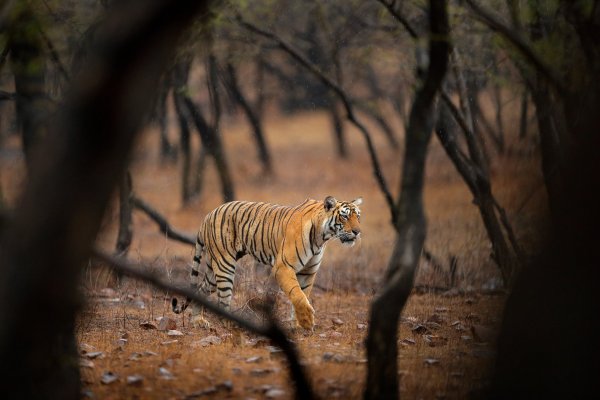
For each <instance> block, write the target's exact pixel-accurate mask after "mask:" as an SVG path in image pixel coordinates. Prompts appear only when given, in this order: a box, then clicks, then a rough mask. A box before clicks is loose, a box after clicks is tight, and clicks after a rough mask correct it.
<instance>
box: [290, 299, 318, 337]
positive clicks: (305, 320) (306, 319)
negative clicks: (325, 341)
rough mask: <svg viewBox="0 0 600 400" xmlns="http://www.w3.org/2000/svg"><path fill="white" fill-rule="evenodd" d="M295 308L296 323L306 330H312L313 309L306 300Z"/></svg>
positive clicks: (313, 321)
mask: <svg viewBox="0 0 600 400" xmlns="http://www.w3.org/2000/svg"><path fill="white" fill-rule="evenodd" d="M294 308H295V309H296V322H297V324H298V325H299V326H300V327H302V328H304V329H308V330H312V329H313V327H314V326H315V309H314V308H313V307H312V306H311V305H310V303H309V302H308V300H305V301H304V302H303V303H300V304H299V305H298V306H296V307H294Z"/></svg>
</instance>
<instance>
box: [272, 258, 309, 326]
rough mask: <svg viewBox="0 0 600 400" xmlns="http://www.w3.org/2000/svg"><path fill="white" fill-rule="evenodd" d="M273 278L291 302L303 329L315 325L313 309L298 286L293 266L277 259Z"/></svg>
mask: <svg viewBox="0 0 600 400" xmlns="http://www.w3.org/2000/svg"><path fill="white" fill-rule="evenodd" d="M273 268H274V270H273V272H274V275H275V279H277V283H278V284H279V287H280V288H281V290H283V292H284V293H285V294H286V295H287V296H288V298H289V299H290V301H291V302H292V306H293V307H294V310H295V314H296V321H297V322H298V324H299V325H300V326H301V327H302V328H304V329H312V328H313V326H314V325H315V310H314V308H313V307H312V306H311V305H310V303H309V302H308V298H307V297H306V295H305V294H304V292H303V291H302V289H301V288H300V284H299V283H298V279H297V278H296V272H295V271H294V269H293V268H291V267H289V266H287V265H285V264H284V263H283V262H281V261H278V262H277V263H276V264H275V266H274V267H273Z"/></svg>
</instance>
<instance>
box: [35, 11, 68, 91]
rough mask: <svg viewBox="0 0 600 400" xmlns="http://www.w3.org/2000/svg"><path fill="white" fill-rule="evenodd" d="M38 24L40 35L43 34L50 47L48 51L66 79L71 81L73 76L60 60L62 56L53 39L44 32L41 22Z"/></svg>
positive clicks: (47, 45)
mask: <svg viewBox="0 0 600 400" xmlns="http://www.w3.org/2000/svg"><path fill="white" fill-rule="evenodd" d="M37 25H38V30H39V31H40V35H41V36H42V39H43V40H44V43H45V44H46V47H47V48H48V51H49V52H50V58H51V59H52V61H53V62H54V64H55V65H56V68H57V69H58V71H59V72H60V74H61V75H62V76H63V78H64V80H65V81H67V82H69V81H70V79H71V78H70V76H69V73H68V72H67V69H66V68H65V65H64V64H63V63H62V61H61V60H60V56H59V55H58V52H57V51H56V47H54V44H53V43H52V41H51V40H50V38H49V37H48V35H46V32H44V30H43V29H42V27H41V26H40V24H39V23H38V24H37Z"/></svg>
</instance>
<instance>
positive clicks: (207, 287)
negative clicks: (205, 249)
mask: <svg viewBox="0 0 600 400" xmlns="http://www.w3.org/2000/svg"><path fill="white" fill-rule="evenodd" d="M216 290H217V284H216V282H215V272H214V270H213V268H212V262H211V260H210V257H207V260H206V272H205V273H204V278H203V279H202V283H201V284H200V287H199V288H198V291H199V292H201V293H202V294H203V295H204V296H206V297H209V296H210V295H211V294H212V293H214V292H215V291H216ZM190 319H191V323H192V326H193V327H194V328H204V329H208V328H210V323H209V322H208V321H207V320H206V318H204V307H202V306H201V305H199V304H197V303H192V315H191V316H190Z"/></svg>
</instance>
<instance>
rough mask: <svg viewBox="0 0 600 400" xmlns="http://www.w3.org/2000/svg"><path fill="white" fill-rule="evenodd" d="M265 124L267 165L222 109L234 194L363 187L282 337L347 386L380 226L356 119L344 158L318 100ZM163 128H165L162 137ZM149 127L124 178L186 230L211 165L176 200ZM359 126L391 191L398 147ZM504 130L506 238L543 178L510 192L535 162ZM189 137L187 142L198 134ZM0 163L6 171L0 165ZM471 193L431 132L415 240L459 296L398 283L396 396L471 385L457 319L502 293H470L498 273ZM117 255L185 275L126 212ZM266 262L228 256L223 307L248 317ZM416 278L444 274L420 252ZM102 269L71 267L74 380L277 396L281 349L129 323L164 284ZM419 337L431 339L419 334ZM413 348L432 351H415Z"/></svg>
mask: <svg viewBox="0 0 600 400" xmlns="http://www.w3.org/2000/svg"><path fill="white" fill-rule="evenodd" d="M509 112H510V108H509ZM507 115H510V114H507ZM507 122H508V121H507ZM396 125H397V127H399V125H400V124H399V123H396ZM266 131H267V136H268V140H269V143H270V144H271V148H272V151H273V155H274V163H275V169H276V175H275V176H274V177H268V178H267V177H263V176H261V173H260V168H259V166H258V163H257V161H256V151H255V148H254V146H253V144H252V142H251V137H250V133H249V132H248V129H247V128H246V126H245V125H243V124H242V123H241V122H240V121H237V120H235V119H232V120H228V121H225V124H224V132H225V134H224V140H225V145H226V147H227V155H228V157H229V161H230V163H231V169H232V172H233V178H234V182H235V185H236V186H235V188H236V197H237V198H239V199H245V200H256V201H270V202H276V203H280V204H297V203H299V202H301V201H302V200H304V199H305V198H307V197H310V198H316V199H321V198H324V197H325V196H326V195H329V194H331V195H334V196H336V197H338V198H340V199H348V200H349V199H352V198H354V197H357V196H360V195H362V196H363V197H364V199H365V203H364V205H363V206H362V207H361V209H362V215H363V218H362V219H363V222H362V225H363V229H362V230H363V238H362V240H361V242H360V243H359V244H358V245H357V246H355V247H353V248H345V247H342V246H341V245H339V243H335V242H334V243H332V244H330V245H329V246H328V251H327V254H326V256H325V259H324V263H323V267H322V269H321V271H320V273H319V276H318V279H317V284H318V286H319V287H320V288H324V289H326V290H323V289H316V290H315V292H314V295H313V300H312V301H313V303H314V306H315V309H316V312H317V314H316V321H317V324H318V326H317V328H316V331H315V334H314V335H311V336H304V335H299V334H296V335H295V336H294V340H295V341H296V343H297V345H298V347H299V349H300V352H301V357H302V360H303V362H304V363H305V365H306V367H307V370H308V371H309V374H310V377H311V380H312V382H313V383H314V385H315V388H316V390H317V392H318V394H319V395H320V396H321V397H323V398H330V397H340V398H359V397H360V396H361V392H362V387H363V383H364V379H365V362H364V360H365V353H364V346H363V342H364V339H365V335H366V329H365V328H364V326H363V325H364V324H367V323H368V307H369V303H370V301H371V298H372V296H373V294H374V293H375V292H376V290H377V289H378V287H379V286H380V279H381V278H380V277H381V276H382V272H383V271H384V269H385V267H386V264H387V260H388V258H389V256H390V253H391V247H392V245H393V240H394V234H393V230H392V228H391V225H390V223H389V215H388V211H387V207H386V204H385V201H384V198H383V196H382V195H381V193H380V191H379V189H378V187H377V186H376V184H375V181H374V179H373V176H372V171H371V167H370V162H369V159H368V155H367V152H366V151H365V150H364V147H363V141H362V138H361V137H360V136H359V134H358V133H357V132H356V131H354V130H352V129H348V139H349V149H350V152H351V157H350V158H349V159H348V160H340V159H338V158H337V157H336V156H335V154H334V150H333V146H332V145H331V140H332V136H331V134H330V132H329V125H328V120H327V118H326V116H325V115H323V114H320V113H308V114H300V115H294V116H286V117H283V116H279V115H270V116H268V117H267V126H266ZM175 133H176V130H175V129H172V132H171V134H172V136H173V141H176V136H175ZM157 138H158V134H157V132H156V131H155V130H153V129H151V130H149V131H148V132H146V134H144V135H143V136H142V137H141V138H140V140H139V142H138V144H137V146H136V149H135V152H134V156H133V160H132V166H131V170H132V174H133V182H134V190H135V192H136V193H137V194H138V195H139V196H141V197H142V198H144V199H145V200H147V201H148V202H150V203H151V204H152V205H154V206H155V207H156V208H157V209H158V210H160V211H161V212H162V213H163V214H164V215H165V216H167V217H168V219H169V220H170V222H171V223H172V224H173V226H175V227H177V228H178V229H181V230H183V231H187V232H189V233H193V232H195V231H196V229H197V228H198V225H199V224H200V222H201V220H202V218H203V216H204V215H205V214H206V213H207V212H208V211H210V210H211V209H213V208H214V207H216V206H217V205H219V204H220V203H221V198H220V187H219V183H218V180H217V177H216V174H215V170H214V167H213V165H212V164H211V163H209V167H208V170H207V172H206V178H205V190H204V192H203V193H202V195H201V196H200V198H197V199H195V200H194V201H193V202H191V203H190V204H188V205H185V206H183V205H182V204H181V201H180V197H179V193H180V188H179V183H180V177H179V175H180V174H179V171H180V166H179V165H178V164H164V165H161V164H160V163H159V161H158V150H157V149H158V146H157V143H158V140H157ZM374 139H375V143H376V147H377V150H378V154H379V157H380V159H381V164H382V166H383V169H384V173H385V175H386V179H387V182H388V184H389V185H390V187H391V188H392V189H393V191H394V192H395V191H396V188H397V187H398V179H399V172H400V171H399V168H400V165H401V155H402V152H401V151H398V150H393V149H391V148H390V147H389V146H388V145H387V144H386V143H385V141H384V139H383V135H381V134H379V133H378V132H374ZM194 140H196V138H194ZM508 144H509V146H510V148H511V149H512V150H513V151H510V152H509V154H508V155H504V156H502V157H497V156H494V163H493V166H492V171H493V179H494V187H493V188H494V192H495V193H496V195H497V198H498V200H499V201H500V203H501V204H502V205H503V206H504V207H505V208H506V210H507V212H508V215H509V218H510V219H511V222H512V223H513V225H514V228H515V230H516V232H517V235H518V237H519V240H520V241H521V243H523V245H524V246H525V247H526V248H528V249H531V248H533V247H534V246H535V244H536V238H537V232H536V231H535V230H534V229H533V228H532V227H533V226H537V223H538V222H539V216H540V215H541V214H542V213H543V210H544V207H545V206H544V197H543V189H542V190H537V191H534V192H533V196H531V200H529V201H528V202H527V203H525V204H524V205H523V202H524V200H525V199H526V198H528V197H529V195H530V191H531V190H532V189H530V188H533V187H536V185H538V184H539V182H540V181H541V176H540V173H539V160H537V157H536V154H535V153H534V152H530V151H529V150H528V149H527V147H528V146H529V147H531V146H530V144H526V143H522V142H518V141H517V140H516V139H511V138H509V143H508ZM194 146H195V148H196V149H197V148H198V143H197V142H195V143H194ZM524 152H526V154H523V153H524ZM2 163H3V164H2V170H3V172H2V176H1V178H2V185H3V189H4V192H5V196H6V197H7V199H8V200H9V201H14V198H16V193H18V190H19V185H20V183H19V182H21V181H22V178H19V176H20V175H19V173H20V171H22V167H19V166H18V163H15V161H14V160H12V161H10V164H9V162H8V161H6V160H5V159H3V160H2ZM7 165H10V169H9V170H7V169H5V167H6V166H7ZM5 171H8V172H5ZM524 188H525V189H524ZM471 200H472V198H471V196H470V194H469V192H468V190H467V188H466V186H465V185H464V183H463V182H462V181H461V179H460V177H459V176H458V175H457V173H456V172H455V170H454V168H453V167H452V165H451V164H450V162H449V161H448V160H447V158H446V156H445V155H444V153H443V150H442V149H441V147H440V146H439V144H438V143H437V140H436V139H433V141H432V146H431V150H430V152H429V156H428V166H427V179H426V188H425V203H426V212H427V217H428V220H429V225H428V228H429V231H428V237H427V242H426V247H427V248H428V249H429V250H430V251H431V252H432V253H433V254H435V255H436V257H437V258H439V259H440V260H441V261H442V262H444V263H445V264H446V265H447V260H448V258H449V257H451V256H456V257H458V271H457V276H458V281H457V285H458V286H459V287H461V288H462V289H465V290H466V291H467V294H466V295H455V296H443V295H436V294H433V293H428V294H414V295H413V296H411V298H410V300H409V303H408V305H407V307H406V309H405V311H404V314H403V320H402V323H401V325H400V335H399V338H400V339H399V340H400V346H401V350H400V360H399V363H400V372H401V392H402V394H403V395H405V396H407V397H408V398H426V399H430V398H464V397H466V396H467V395H469V394H470V393H473V392H476V391H478V390H479V389H480V388H481V387H483V386H484V385H485V383H486V379H488V377H489V371H490V367H491V365H492V364H493V351H492V349H493V339H492V337H484V338H479V339H481V340H479V341H480V342H481V341H485V343H480V342H478V340H476V339H477V338H476V337H475V338H474V334H473V332H472V331H471V329H475V333H476V334H477V333H478V332H479V333H481V332H480V331H479V330H481V329H483V331H484V332H487V330H488V329H492V330H493V329H495V328H497V327H498V326H499V323H500V315H501V310H502V306H503V299H504V298H503V296H502V295H491V294H484V292H482V291H481V289H482V288H483V287H487V286H489V285H490V284H493V283H494V282H497V281H498V279H499V276H500V275H499V273H498V271H497V268H496V267H495V265H494V264H493V262H492V261H491V260H490V257H489V255H490V246H489V244H488V241H487V238H486V234H485V231H484V229H483V226H482V223H481V221H480V218H479V215H478V212H477V209H476V208H475V206H473V205H472V204H471ZM116 212H117V207H115V206H113V209H112V210H110V211H109V212H108V213H107V216H106V220H105V224H104V227H103V232H102V234H101V236H100V238H99V243H100V245H101V246H103V247H105V248H106V249H109V250H111V249H112V248H113V246H114V242H115V237H116V226H115V221H116V220H117V218H116V215H117V214H116ZM129 257H130V258H131V259H133V260H136V261H140V262H142V263H144V264H145V265H146V266H148V268H153V269H155V270H156V271H159V272H162V273H164V274H165V275H166V276H168V277H170V279H172V280H173V282H175V283H182V282H185V279H186V278H187V268H188V264H189V262H190V261H191V258H192V249H191V248H190V247H188V246H184V245H181V244H178V243H175V242H173V241H169V240H167V239H166V238H165V237H164V236H163V235H161V234H160V233H158V232H157V229H156V226H155V225H154V224H153V223H152V222H151V221H150V220H149V219H147V218H146V217H145V216H144V215H141V214H139V213H136V214H134V241H133V243H132V247H131V250H130V253H129ZM266 273H267V272H266V271H265V268H264V267H262V268H261V267H259V266H256V265H254V263H253V262H252V261H249V260H246V259H243V260H241V265H240V267H239V268H238V275H237V277H236V289H235V291H234V303H233V308H234V309H238V310H239V312H243V313H245V314H246V315H248V316H255V315H256V314H255V313H253V311H252V309H251V304H252V299H255V298H257V297H260V293H261V290H262V289H261V288H262V287H263V286H264V284H263V283H264V277H265V274H266ZM416 279H417V284H421V285H445V284H447V281H448V274H447V271H436V270H434V269H433V268H432V267H431V266H430V265H428V264H427V263H426V262H423V263H422V264H421V266H420V269H419V271H418V274H417V278H416ZM115 282H116V279H115V277H114V275H113V274H112V273H111V272H110V271H108V270H104V269H90V270H88V271H87V272H86V274H84V279H83V287H84V291H85V293H86V294H88V296H87V297H88V302H87V306H86V308H85V310H84V311H83V312H82V314H81V316H80V319H79V327H78V332H77V334H78V338H79V340H80V342H81V343H82V344H83V343H85V344H86V345H89V346H93V347H94V348H95V349H97V350H98V351H102V352H103V354H104V358H102V359H94V360H92V361H93V363H94V367H93V368H82V375H83V380H84V386H85V389H86V390H87V391H89V392H91V393H93V394H94V397H95V398H115V399H116V398H161V399H163V398H183V397H186V396H188V395H190V394H193V393H194V392H197V391H201V390H204V389H207V388H210V387H212V386H215V385H217V386H216V388H215V390H216V391H215V392H214V393H212V394H211V393H208V394H206V395H205V396H206V397H207V398H224V397H228V398H263V397H265V390H266V389H267V388H268V387H271V388H273V387H275V388H281V389H282V390H283V391H284V392H285V394H284V398H289V397H291V396H292V393H293V390H292V387H291V384H290V379H289V377H288V375H287V372H286V367H285V363H284V362H282V360H281V359H279V358H278V357H277V356H275V357H272V356H271V354H270V351H269V348H268V347H266V344H265V343H261V342H259V343H258V344H257V345H253V342H254V341H255V340H256V338H255V337H252V336H251V335H248V334H247V333H242V334H241V336H242V338H241V340H240V337H239V334H237V333H235V330H234V331H233V334H232V331H230V330H227V329H224V328H223V327H222V326H221V325H220V322H219V321H217V320H214V319H213V327H214V330H213V331H211V332H208V331H202V330H196V329H190V328H189V327H188V326H187V325H185V324H184V320H183V319H182V318H180V317H178V319H177V325H178V328H177V329H179V330H181V331H182V332H183V333H184V336H182V337H177V338H175V339H177V340H178V342H176V343H172V344H162V343H163V342H166V341H169V340H171V339H172V338H170V337H168V336H167V335H166V333H164V332H159V331H156V330H144V329H142V328H141V327H140V326H139V323H140V322H141V321H147V320H150V321H151V320H154V318H156V317H160V316H170V317H174V315H173V314H172V313H170V310H169V296H168V294H164V293H161V292H157V291H155V290H153V289H151V288H149V287H148V286H147V285H145V284H141V283H137V282H132V281H129V280H125V281H124V282H121V283H120V284H115ZM115 285H116V286H115ZM486 285H487V286H486ZM107 286H114V287H115V292H114V293H108V295H109V297H108V298H107V297H101V296H97V294H98V293H100V291H101V289H103V288H105V287H107ZM95 294H96V295H95ZM279 303H280V304H279V308H278V310H279V311H278V312H279V313H280V315H281V317H282V318H286V316H287V315H288V312H289V310H288V305H287V304H285V300H284V299H281V301H280V302H279ZM142 307H143V308H142ZM333 318H339V319H341V320H342V321H343V324H341V325H335V324H333V323H332V319H333ZM428 320H429V322H428ZM457 321H458V322H457ZM432 322H433V323H434V324H432ZM419 324H420V325H424V326H426V327H427V331H426V332H422V333H421V332H415V331H413V330H412V329H413V328H415V327H416V326H417V325H419ZM435 324H437V325H435ZM472 327H474V328H472ZM124 333H127V336H128V337H127V343H126V344H124V345H122V346H118V345H117V344H116V341H117V340H118V339H119V338H120V337H121V336H122V335H123V334H124ZM209 334H212V335H217V336H219V337H220V338H221V339H222V340H223V343H221V344H218V345H211V346H208V347H202V346H199V345H198V344H197V342H198V340H199V339H201V338H203V337H206V336H207V335H209ZM426 335H430V336H431V337H428V336H426ZM475 336H477V335H475ZM484 336H486V335H484ZM487 336H489V335H487ZM428 338H429V339H431V340H432V341H433V343H432V345H430V344H428V343H427V339H428ZM405 339H410V340H405ZM413 341H414V343H413ZM146 351H151V352H154V353H156V355H142V356H140V357H135V356H134V357H133V358H134V359H132V354H134V353H140V354H143V353H144V352H146ZM254 356H259V357H261V358H260V360H259V361H258V362H257V363H248V362H246V360H247V359H248V358H250V357H254ZM135 358H138V359H135ZM426 359H434V360H438V362H434V361H432V362H434V364H433V365H428V364H426V363H425V360H426ZM161 367H162V368H166V369H167V370H168V371H170V372H171V373H172V375H173V379H165V377H164V376H161V375H160V373H159V368H161ZM107 371H112V372H114V373H116V374H117V375H118V376H119V379H118V380H117V381H116V382H114V383H111V384H109V385H104V384H102V383H100V379H101V376H102V375H103V374H104V373H105V372H107ZM134 374H139V375H142V376H143V377H144V380H143V381H142V383H141V384H140V385H128V384H127V383H126V377H127V376H130V375H134ZM225 381H231V383H232V388H231V391H228V390H227V389H224V388H223V387H221V386H218V385H219V384H220V383H223V382H225ZM264 385H269V386H264Z"/></svg>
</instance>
